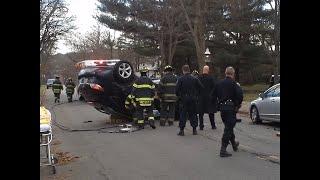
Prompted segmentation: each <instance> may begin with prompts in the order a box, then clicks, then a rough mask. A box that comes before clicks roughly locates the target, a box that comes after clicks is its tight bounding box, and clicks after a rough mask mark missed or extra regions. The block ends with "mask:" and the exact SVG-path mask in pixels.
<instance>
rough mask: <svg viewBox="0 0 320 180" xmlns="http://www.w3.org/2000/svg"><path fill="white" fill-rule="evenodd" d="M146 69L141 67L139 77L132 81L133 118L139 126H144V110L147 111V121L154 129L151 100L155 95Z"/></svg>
mask: <svg viewBox="0 0 320 180" xmlns="http://www.w3.org/2000/svg"><path fill="white" fill-rule="evenodd" d="M147 72H148V69H147V68H143V69H142V70H141V71H140V74H141V77H139V78H138V79H137V80H136V81H135V82H134V83H133V88H132V92H131V94H132V96H133V97H134V101H135V103H136V108H135V118H137V120H136V124H137V125H138V127H139V128H143V127H144V110H146V111H147V116H148V121H149V124H150V126H151V127H152V128H153V129H155V128H156V126H155V123H154V116H153V101H154V96H155V85H154V84H153V82H152V80H151V79H150V78H149V77H148V76H147Z"/></svg>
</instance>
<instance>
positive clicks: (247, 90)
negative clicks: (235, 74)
mask: <svg viewBox="0 0 320 180" xmlns="http://www.w3.org/2000/svg"><path fill="white" fill-rule="evenodd" d="M241 87H242V90H243V101H246V102H250V101H253V100H255V99H256V98H258V96H259V93H261V92H264V91H265V90H267V89H268V87H269V85H268V84H253V85H243V86H241Z"/></svg>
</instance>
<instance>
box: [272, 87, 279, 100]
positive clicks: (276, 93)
mask: <svg viewBox="0 0 320 180" xmlns="http://www.w3.org/2000/svg"><path fill="white" fill-rule="evenodd" d="M272 97H280V86H279V87H277V88H276V89H275V90H274V92H273V95H272Z"/></svg>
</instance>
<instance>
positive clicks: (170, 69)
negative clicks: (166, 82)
mask: <svg viewBox="0 0 320 180" xmlns="http://www.w3.org/2000/svg"><path fill="white" fill-rule="evenodd" d="M164 70H165V71H172V70H173V68H172V66H170V65H168V66H166V67H164Z"/></svg>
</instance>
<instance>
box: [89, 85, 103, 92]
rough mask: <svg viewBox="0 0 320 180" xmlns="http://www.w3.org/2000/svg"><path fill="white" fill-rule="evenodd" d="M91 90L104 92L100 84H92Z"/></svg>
mask: <svg viewBox="0 0 320 180" xmlns="http://www.w3.org/2000/svg"><path fill="white" fill-rule="evenodd" d="M90 87H91V89H95V90H97V91H101V92H103V91H104V89H103V88H102V87H101V86H100V85H99V84H90Z"/></svg>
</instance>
